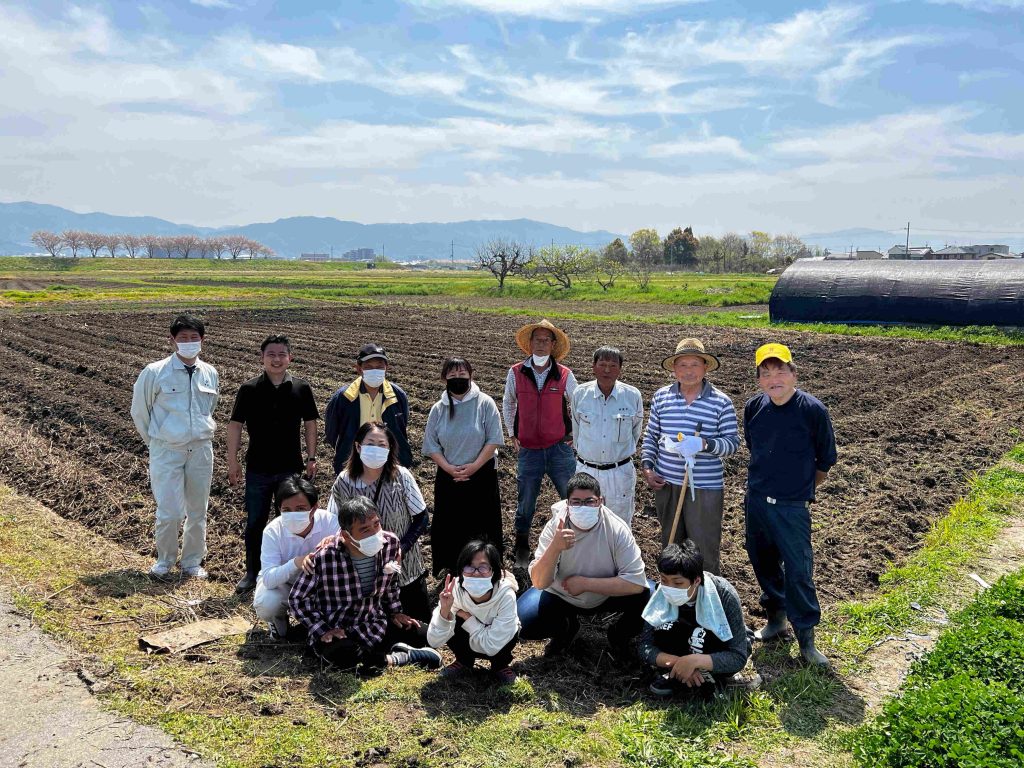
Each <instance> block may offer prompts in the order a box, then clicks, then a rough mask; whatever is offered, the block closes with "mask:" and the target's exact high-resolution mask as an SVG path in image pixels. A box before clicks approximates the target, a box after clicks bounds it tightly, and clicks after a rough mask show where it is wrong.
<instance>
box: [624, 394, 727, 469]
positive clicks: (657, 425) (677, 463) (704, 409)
mask: <svg viewBox="0 0 1024 768" xmlns="http://www.w3.org/2000/svg"><path fill="white" fill-rule="evenodd" d="M698 424H699V425H700V428H701V430H700V436H701V437H703V438H704V439H705V440H707V441H708V449H709V450H710V453H704V452H701V453H698V454H697V457H696V460H695V461H694V468H693V476H692V477H691V478H690V481H691V482H692V483H693V487H694V488H709V489H716V488H721V487H722V459H721V458H720V457H721V456H730V455H732V454H734V453H736V450H737V449H738V448H739V446H740V435H739V428H738V427H737V423H736V408H735V406H733V404H732V400H730V399H729V396H728V395H726V394H725V393H724V392H722V391H721V390H720V389H718V388H717V387H715V386H713V385H712V384H711V383H710V382H708V380H707V379H705V380H704V386H703V388H702V389H701V391H700V394H699V395H698V396H697V399H695V400H694V401H693V402H692V403H690V404H689V405H687V404H686V398H684V397H683V396H682V395H680V394H679V384H678V383H674V384H670V385H668V386H667V387H662V388H661V389H659V390H658V391H657V392H655V393H654V397H653V398H652V399H651V415H650V417H649V418H648V420H647V429H646V430H645V432H644V443H643V448H642V449H641V453H640V460H641V463H642V464H643V466H645V467H653V468H654V471H655V472H657V473H658V474H659V475H661V476H662V477H663V478H665V479H666V480H668V481H669V482H670V483H672V484H673V485H682V484H683V475H684V474H685V473H686V462H685V461H684V460H683V457H682V456H680V455H679V454H677V453H673V452H671V451H667V450H665V447H664V446H663V445H662V444H661V438H662V435H668V436H669V437H671V438H672V439H673V440H676V439H677V438H678V434H679V433H680V432H682V433H683V434H684V435H692V434H694V432H695V431H696V429H697V425H698Z"/></svg>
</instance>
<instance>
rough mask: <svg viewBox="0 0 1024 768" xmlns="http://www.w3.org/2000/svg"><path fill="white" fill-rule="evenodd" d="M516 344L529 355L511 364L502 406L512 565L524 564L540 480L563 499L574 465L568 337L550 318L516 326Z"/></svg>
mask: <svg viewBox="0 0 1024 768" xmlns="http://www.w3.org/2000/svg"><path fill="white" fill-rule="evenodd" d="M516 344H517V345H518V346H519V349H521V350H522V351H523V352H524V353H525V354H527V355H529V357H527V358H526V359H525V360H523V361H522V362H519V363H516V364H515V365H513V366H512V367H511V368H510V369H509V371H508V376H507V377H506V379H505V397H504V398H503V399H502V402H501V411H502V416H503V417H504V418H505V426H506V428H507V429H508V433H509V438H510V442H511V444H512V448H513V449H514V450H516V451H518V453H519V462H518V467H517V470H518V472H517V476H518V485H519V501H518V503H517V505H516V522H515V528H516V546H515V558H516V567H517V568H525V567H526V566H527V565H528V563H529V562H530V525H531V524H532V523H533V515H534V512H535V511H536V510H537V496H538V495H539V494H540V483H541V480H543V479H544V475H547V476H548V477H550V478H551V482H552V483H554V486H555V490H556V491H558V497H559V498H561V499H564V498H565V485H566V483H567V482H569V478H570V477H572V474H573V472H574V471H575V469H576V457H575V456H574V455H573V452H572V422H571V421H570V419H569V403H571V402H572V395H573V392H575V391H576V377H575V376H574V375H573V373H572V371H571V370H569V369H568V368H566V367H565V366H564V365H562V364H561V361H562V360H563V359H565V356H566V355H568V354H569V337H568V336H566V335H565V332H564V331H562V330H561V329H560V328H556V327H555V326H554V325H553V324H552V323H551V322H550V321H548V320H541V321H540V322H539V323H527V324H526V325H524V326H523V327H522V328H520V329H519V330H518V331H516Z"/></svg>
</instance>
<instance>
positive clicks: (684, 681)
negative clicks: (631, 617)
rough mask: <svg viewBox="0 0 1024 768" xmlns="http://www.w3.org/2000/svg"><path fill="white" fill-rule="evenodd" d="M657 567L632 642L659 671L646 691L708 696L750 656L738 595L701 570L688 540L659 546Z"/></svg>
mask: <svg viewBox="0 0 1024 768" xmlns="http://www.w3.org/2000/svg"><path fill="white" fill-rule="evenodd" d="M658 571H659V574H660V576H661V585H660V586H659V587H658V589H657V590H655V592H654V594H653V595H651V599H650V601H649V602H648V603H647V607H646V608H644V611H643V619H644V628H643V632H642V633H641V634H640V640H639V642H638V651H639V654H640V659H641V661H643V662H644V663H646V664H648V665H649V666H650V667H652V668H653V669H656V670H658V671H659V672H661V674H659V675H658V677H657V678H656V679H655V680H654V682H653V683H652V684H651V687H650V691H651V693H653V694H655V695H657V696H671V695H673V694H674V693H677V692H680V691H685V690H687V689H690V690H693V691H694V692H695V693H697V695H699V696H701V697H708V696H710V695H711V694H712V693H714V691H715V688H716V687H717V686H719V685H722V684H725V683H726V682H733V675H735V674H736V673H737V672H739V671H740V670H741V669H743V667H744V666H745V665H746V663H747V659H749V658H750V650H751V649H750V641H749V640H748V639H747V632H746V626H745V625H744V623H743V608H742V607H741V606H740V598H739V595H737V594H736V590H735V588H733V586H732V584H730V583H729V582H728V581H727V580H725V579H724V578H722V577H721V576H715V575H714V574H712V573H710V572H708V571H705V570H704V556H703V555H702V554H701V553H700V550H699V549H697V545H696V544H694V543H693V542H692V541H691V540H690V539H686V540H685V541H684V542H683V543H682V545H679V544H670V545H669V546H667V547H665V550H664V551H663V552H662V553H661V557H660V558H659V559H658ZM735 682H737V683H742V682H744V681H743V680H742V679H741V678H736V680H735ZM746 682H747V684H748V685H756V681H755V682H753V683H752V682H750V681H746Z"/></svg>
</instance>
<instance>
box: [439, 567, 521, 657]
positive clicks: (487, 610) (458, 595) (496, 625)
mask: <svg viewBox="0 0 1024 768" xmlns="http://www.w3.org/2000/svg"><path fill="white" fill-rule="evenodd" d="M518 589H519V585H518V584H517V583H516V578H515V576H513V575H512V573H511V572H510V571H505V572H504V574H503V575H502V577H501V580H500V581H499V582H498V586H496V587H495V588H494V590H493V591H492V592H491V599H490V600H487V601H486V602H483V603H476V602H473V598H472V597H470V596H469V593H468V592H466V590H464V589H463V588H462V587H460V586H459V585H458V584H456V585H455V588H454V589H453V590H452V596H453V597H454V598H455V601H454V602H453V604H452V618H451V620H450V621H448V620H446V619H444V618H442V617H441V608H440V606H439V607H437V608H434V614H433V616H431V617H430V626H429V627H427V642H428V643H430V646H431V647H432V648H440V647H441V646H442V645H444V644H445V643H447V642H448V640H449V639H450V638H451V636H452V635H454V634H455V612H456V611H460V610H462V611H465V612H466V613H468V614H470V618H468V619H466V621H465V622H463V624H462V628H463V629H465V630H466V634H468V635H469V647H470V648H472V649H473V650H474V651H476V652H477V653H482V654H483V655H484V656H493V655H494V654H496V653H497V652H498V651H500V650H501V649H502V648H504V647H505V646H506V645H508V642H509V640H511V639H512V638H513V637H515V634H516V632H518V631H519V627H520V624H519V614H518V612H517V611H516V591H517V590H518Z"/></svg>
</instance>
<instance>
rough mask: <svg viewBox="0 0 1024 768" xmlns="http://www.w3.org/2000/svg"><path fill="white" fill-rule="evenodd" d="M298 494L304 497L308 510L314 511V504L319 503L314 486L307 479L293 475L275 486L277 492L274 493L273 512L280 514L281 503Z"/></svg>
mask: <svg viewBox="0 0 1024 768" xmlns="http://www.w3.org/2000/svg"><path fill="white" fill-rule="evenodd" d="M299 494H302V495H303V496H305V497H306V501H308V502H309V505H310V508H312V509H316V503H317V502H318V501H320V493H319V492H318V491H317V489H316V486H315V485H313V483H312V482H311V481H310V480H309V479H308V478H305V477H303V476H302V475H299V474H295V475H289V476H288V477H286V478H285V479H284V480H282V481H281V482H280V483H278V484H277V491H275V492H274V511H275V512H278V513H280V512H281V502H282V501H284V500H285V499H290V498H291V497H292V496H298V495H299Z"/></svg>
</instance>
